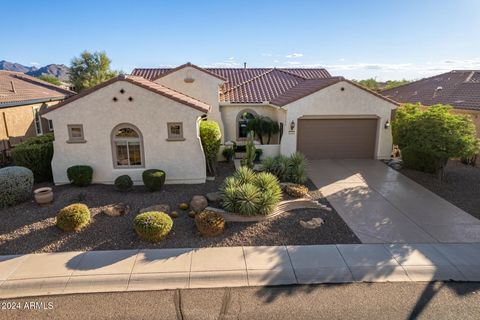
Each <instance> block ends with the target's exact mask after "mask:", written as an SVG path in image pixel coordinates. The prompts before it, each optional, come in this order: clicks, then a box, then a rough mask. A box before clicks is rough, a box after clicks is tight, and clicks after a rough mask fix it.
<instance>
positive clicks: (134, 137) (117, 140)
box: [112, 123, 145, 168]
mask: <svg viewBox="0 0 480 320" xmlns="http://www.w3.org/2000/svg"><path fill="white" fill-rule="evenodd" d="M112 153H113V166H114V167H115V168H132V167H143V166H144V165H145V160H144V156H143V139H142V134H141V132H140V130H138V128H137V127H135V126H134V125H131V124H128V123H123V124H120V125H118V126H116V127H115V128H114V129H113V131H112Z"/></svg>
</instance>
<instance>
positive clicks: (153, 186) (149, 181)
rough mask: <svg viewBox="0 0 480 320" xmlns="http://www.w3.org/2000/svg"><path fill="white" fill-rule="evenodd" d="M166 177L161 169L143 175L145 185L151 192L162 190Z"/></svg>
mask: <svg viewBox="0 0 480 320" xmlns="http://www.w3.org/2000/svg"><path fill="white" fill-rule="evenodd" d="M165 177H166V174H165V172H164V171H162V170H159V169H149V170H145V171H143V173H142V180H143V184H144V185H145V187H147V189H148V190H150V191H157V190H160V189H161V188H162V187H163V185H164V184H165Z"/></svg>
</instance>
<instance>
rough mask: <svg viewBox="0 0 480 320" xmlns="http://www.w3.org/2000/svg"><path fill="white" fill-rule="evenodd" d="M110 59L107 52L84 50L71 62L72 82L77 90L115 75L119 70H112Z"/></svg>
mask: <svg viewBox="0 0 480 320" xmlns="http://www.w3.org/2000/svg"><path fill="white" fill-rule="evenodd" d="M110 62H111V61H110V59H109V58H108V57H107V55H106V53H105V52H94V53H90V52H88V51H84V52H82V53H81V54H80V57H75V58H73V59H72V62H71V64H70V82H71V83H72V84H73V86H74V87H75V89H76V90H77V92H80V91H82V90H85V89H88V88H91V87H94V86H96V85H97V84H100V83H102V82H105V81H107V80H108V79H110V78H113V77H115V76H116V75H117V74H118V72H117V71H113V70H110Z"/></svg>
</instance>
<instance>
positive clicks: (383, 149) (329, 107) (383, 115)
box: [280, 82, 396, 159]
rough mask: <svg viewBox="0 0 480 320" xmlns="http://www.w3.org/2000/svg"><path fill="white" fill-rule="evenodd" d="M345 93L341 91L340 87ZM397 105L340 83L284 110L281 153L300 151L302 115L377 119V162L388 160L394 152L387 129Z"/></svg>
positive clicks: (389, 129)
mask: <svg viewBox="0 0 480 320" xmlns="http://www.w3.org/2000/svg"><path fill="white" fill-rule="evenodd" d="M342 87H343V88H344V91H341V88H342ZM395 107H396V106H395V105H394V104H392V103H389V102H387V101H386V100H383V99H381V98H379V97H377V96H375V95H373V94H370V93H368V92H366V91H364V90H362V89H359V88H357V87H356V86H354V85H352V84H350V83H348V82H339V83H337V84H334V85H332V86H330V87H327V88H325V89H323V90H320V91H317V92H315V93H313V94H311V95H308V96H306V97H304V98H302V99H299V100H297V101H294V102H292V103H290V104H288V105H287V106H285V107H284V108H285V109H286V110H287V114H286V120H285V123H286V124H285V126H286V128H285V132H284V135H283V138H282V144H281V148H280V152H281V153H282V154H285V155H289V154H291V153H293V152H295V151H296V150H297V130H298V118H300V117H303V116H316V115H320V116H340V117H341V116H356V115H357V116H365V115H371V116H377V117H379V126H378V129H377V146H376V151H375V156H376V158H378V159H384V158H389V157H390V153H391V150H392V132H391V128H388V129H385V128H384V125H385V123H386V121H387V120H389V121H390V116H391V110H392V109H395ZM292 120H293V121H295V130H294V132H293V133H289V127H290V122H291V121H292Z"/></svg>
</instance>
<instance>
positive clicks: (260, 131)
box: [247, 116, 280, 144]
mask: <svg viewBox="0 0 480 320" xmlns="http://www.w3.org/2000/svg"><path fill="white" fill-rule="evenodd" d="M247 129H248V131H253V132H254V133H255V136H257V137H258V139H259V140H260V143H261V144H264V143H263V137H264V136H267V144H270V140H271V138H272V136H273V135H274V134H277V133H278V132H279V131H280V126H279V125H278V122H276V121H273V120H272V119H270V118H269V117H264V116H256V117H255V118H254V119H252V120H250V121H249V122H248V124H247Z"/></svg>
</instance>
